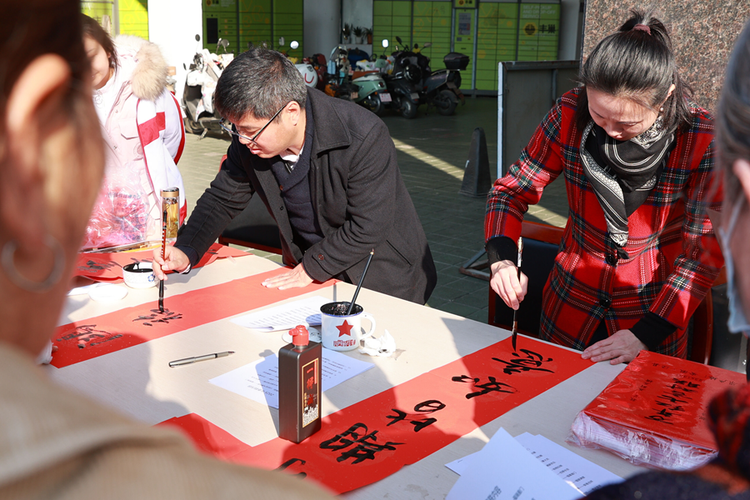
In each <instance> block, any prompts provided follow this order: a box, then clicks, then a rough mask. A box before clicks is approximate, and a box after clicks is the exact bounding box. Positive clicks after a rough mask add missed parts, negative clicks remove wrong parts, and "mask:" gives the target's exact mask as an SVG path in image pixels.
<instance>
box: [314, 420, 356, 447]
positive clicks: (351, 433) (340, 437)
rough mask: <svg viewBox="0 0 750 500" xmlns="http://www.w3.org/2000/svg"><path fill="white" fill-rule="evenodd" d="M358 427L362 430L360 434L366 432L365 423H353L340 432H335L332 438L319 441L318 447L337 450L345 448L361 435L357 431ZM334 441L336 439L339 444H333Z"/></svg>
mask: <svg viewBox="0 0 750 500" xmlns="http://www.w3.org/2000/svg"><path fill="white" fill-rule="evenodd" d="M360 429H361V430H362V435H364V433H366V432H367V426H366V425H365V424H359V423H358V424H354V425H352V426H351V427H349V428H348V429H347V430H346V431H344V432H343V433H342V434H336V435H335V436H334V437H333V438H331V439H329V440H327V441H323V442H322V443H320V447H321V448H322V449H324V450H333V451H337V450H341V449H343V448H346V447H347V446H351V445H352V444H354V443H355V442H356V441H357V440H358V439H359V438H360V437H361V435H360V434H359V432H358V431H359V430H360ZM349 438H351V439H349ZM336 441H338V442H339V444H334V443H335V442H336Z"/></svg>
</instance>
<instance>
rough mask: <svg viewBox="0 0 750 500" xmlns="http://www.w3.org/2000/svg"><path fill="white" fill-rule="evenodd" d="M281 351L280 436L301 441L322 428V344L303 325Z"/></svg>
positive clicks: (294, 331) (292, 331)
mask: <svg viewBox="0 0 750 500" xmlns="http://www.w3.org/2000/svg"><path fill="white" fill-rule="evenodd" d="M289 333H290V334H291V336H292V343H291V344H287V345H285V346H284V347H282V348H281V349H280V350H279V437H281V438H283V439H286V440H288V441H292V442H294V443H299V442H301V441H303V440H305V439H307V438H308V437H310V436H311V435H312V434H315V433H316V432H318V431H319V430H320V413H321V412H320V392H321V378H320V376H321V362H322V359H321V356H322V347H321V345H320V343H318V342H310V334H309V332H308V331H307V328H305V327H304V326H302V325H299V326H296V327H294V328H292V329H291V330H290V331H289Z"/></svg>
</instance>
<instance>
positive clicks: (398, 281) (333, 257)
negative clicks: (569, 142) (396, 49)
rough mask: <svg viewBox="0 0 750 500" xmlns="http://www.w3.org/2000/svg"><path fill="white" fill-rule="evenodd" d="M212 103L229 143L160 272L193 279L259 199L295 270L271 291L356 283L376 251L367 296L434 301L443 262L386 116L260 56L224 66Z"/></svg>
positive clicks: (276, 58)
mask: <svg viewBox="0 0 750 500" xmlns="http://www.w3.org/2000/svg"><path fill="white" fill-rule="evenodd" d="M214 100H215V103H214V105H215V107H216V109H217V110H218V111H219V112H220V113H221V115H222V116H223V117H224V119H225V120H227V121H228V122H229V124H226V125H225V127H226V129H227V130H228V131H229V132H230V133H231V134H232V135H233V139H232V144H231V145H230V146H229V150H228V151H227V160H226V161H225V162H224V164H223V165H222V168H221V170H220V171H219V173H218V175H217V176H216V178H215V179H214V181H213V182H212V183H211V187H209V188H208V189H207V190H206V191H205V193H204V194H203V195H202V196H201V198H200V199H199V200H198V202H197V204H196V207H195V209H194V210H193V212H192V214H191V215H190V218H189V220H188V222H187V224H186V225H185V226H184V227H183V228H182V230H181V231H180V235H179V236H178V238H177V242H176V244H175V246H174V247H168V248H167V251H166V260H165V261H164V260H162V259H161V256H160V255H159V252H158V251H155V252H154V259H155V261H156V262H157V263H158V264H160V265H161V267H162V268H163V269H164V270H174V271H178V272H187V271H188V270H189V269H190V268H191V267H192V266H193V265H195V264H196V263H197V262H198V260H200V257H201V256H202V255H203V253H205V251H206V250H207V249H208V248H209V246H210V245H211V244H212V243H213V242H214V241H215V240H216V238H217V237H218V236H219V235H220V234H221V232H222V231H223V230H224V228H225V227H226V226H227V225H228V224H229V222H230V221H231V220H232V218H234V217H235V216H236V215H238V214H240V213H241V212H242V210H244V208H245V207H246V206H247V204H248V203H249V201H250V198H251V197H252V196H253V195H258V196H260V197H261V199H262V200H263V202H264V203H265V205H266V207H267V208H268V211H269V212H270V213H271V215H272V216H273V218H274V219H275V220H276V223H277V224H278V227H279V235H280V239H281V245H282V253H283V260H284V263H285V264H287V265H289V266H292V270H290V271H289V272H287V273H284V274H282V275H279V276H276V277H275V278H271V279H268V280H266V281H265V282H264V283H263V284H264V285H265V286H267V287H270V288H281V289H284V288H293V287H304V286H307V285H309V284H310V283H312V282H313V281H325V280H327V279H329V278H338V279H342V280H344V281H347V282H349V283H357V282H358V281H359V278H360V277H361V276H362V272H363V270H364V267H365V263H366V261H367V257H368V256H369V254H370V251H371V250H372V249H374V250H375V252H374V256H373V259H372V263H371V264H370V269H369V271H368V273H367V279H366V283H365V286H366V287H367V288H370V289H373V290H377V291H380V292H383V293H387V294H389V295H393V296H396V297H400V298H403V299H406V300H410V301H413V302H417V303H420V304H424V303H425V302H426V301H427V299H428V298H429V296H430V294H431V293H432V290H433V288H434V287H435V283H436V281H437V273H436V270H435V264H434V262H433V260H432V255H431V253H430V249H429V247H428V245H427V239H426V237H425V234H424V231H423V229H422V225H421V224H420V222H419V218H418V216H417V213H416V210H415V209H414V205H413V203H412V201H411V197H410V196H409V194H408V192H407V191H406V187H405V186H404V183H403V180H402V179H401V174H400V171H399V168H398V164H397V163H396V151H395V148H394V146H393V141H392V140H391V138H390V135H389V133H388V129H387V128H386V126H385V124H384V123H383V122H382V121H381V120H380V119H379V118H377V117H376V116H375V115H374V114H373V113H371V112H370V111H368V110H366V109H364V108H362V107H361V106H357V105H354V104H352V103H350V102H346V101H343V100H341V99H334V98H332V97H329V96H327V95H325V94H323V93H322V92H319V91H317V90H315V89H309V88H308V87H306V86H305V83H304V80H303V79H302V76H301V75H300V73H299V72H298V71H297V69H296V68H295V67H294V65H293V64H292V63H291V62H290V61H289V60H288V59H287V58H286V57H284V56H283V55H282V54H280V53H278V52H275V51H272V50H267V49H262V48H254V49H251V50H249V51H247V52H245V53H242V54H240V55H239V56H238V57H236V58H235V59H234V60H233V61H232V63H231V64H230V65H229V66H227V68H226V69H225V70H224V72H223V73H222V75H221V78H220V79H219V82H218V84H217V87H216V92H215V94H214ZM156 267H157V268H158V267H159V266H156ZM155 271H156V275H157V277H159V278H160V279H163V278H164V275H163V273H162V271H161V269H156V270H155Z"/></svg>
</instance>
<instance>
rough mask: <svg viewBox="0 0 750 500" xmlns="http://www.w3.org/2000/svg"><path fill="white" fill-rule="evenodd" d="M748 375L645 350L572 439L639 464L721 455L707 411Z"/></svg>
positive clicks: (689, 463) (665, 465)
mask: <svg viewBox="0 0 750 500" xmlns="http://www.w3.org/2000/svg"><path fill="white" fill-rule="evenodd" d="M744 383H745V375H744V374H742V373H737V372H732V371H729V370H724V369H721V368H716V367H713V366H707V365H702V364H699V363H695V362H692V361H686V360H682V359H677V358H673V357H671V356H665V355H662V354H656V353H653V352H647V351H643V352H641V354H639V355H638V357H637V358H636V359H635V360H633V361H632V362H631V363H630V364H629V365H628V367H627V368H625V370H623V372H622V373H621V374H620V375H618V376H617V378H615V379H614V380H613V381H612V382H611V383H610V384H609V385H608V386H607V387H606V388H605V389H604V390H603V391H602V392H601V394H599V396H597V397H596V399H594V400H593V401H592V402H591V403H590V404H589V405H588V406H587V407H586V408H584V409H583V411H581V412H580V413H579V414H578V416H577V417H576V419H575V421H574V422H573V426H572V428H571V433H570V435H569V436H568V442H570V443H572V444H576V445H578V446H581V447H584V448H603V449H606V450H609V451H611V452H613V453H615V454H617V455H619V456H621V457H623V458H625V459H626V460H628V461H630V462H631V463H633V464H636V465H647V466H652V467H658V468H662V469H670V470H686V469H692V468H694V467H697V466H699V465H702V464H704V463H705V462H707V461H709V460H710V459H711V458H713V457H714V456H715V455H716V453H717V452H716V442H715V440H714V437H713V434H712V433H711V431H710V429H709V427H708V420H707V413H706V409H707V407H708V403H709V402H710V401H711V399H712V398H713V397H714V396H715V395H717V394H718V393H720V392H722V391H723V390H725V389H727V388H729V387H730V386H736V385H742V384H744Z"/></svg>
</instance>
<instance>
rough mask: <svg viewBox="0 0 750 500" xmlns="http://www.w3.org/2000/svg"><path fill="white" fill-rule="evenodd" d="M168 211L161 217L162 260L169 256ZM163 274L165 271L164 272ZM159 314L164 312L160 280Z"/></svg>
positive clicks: (162, 283) (162, 281)
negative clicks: (167, 248)
mask: <svg viewBox="0 0 750 500" xmlns="http://www.w3.org/2000/svg"><path fill="white" fill-rule="evenodd" d="M166 246H167V209H166V207H165V208H164V213H163V214H162V216H161V260H164V259H166V258H167V257H166V255H167V250H166ZM162 272H163V271H162ZM159 312H164V280H159Z"/></svg>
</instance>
